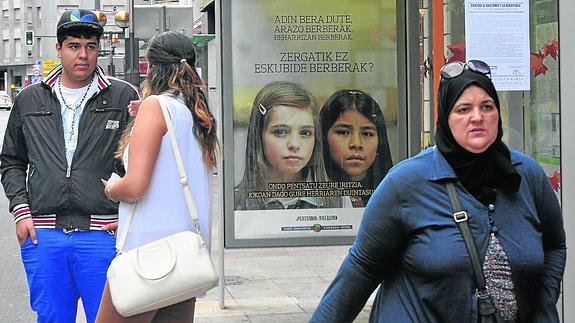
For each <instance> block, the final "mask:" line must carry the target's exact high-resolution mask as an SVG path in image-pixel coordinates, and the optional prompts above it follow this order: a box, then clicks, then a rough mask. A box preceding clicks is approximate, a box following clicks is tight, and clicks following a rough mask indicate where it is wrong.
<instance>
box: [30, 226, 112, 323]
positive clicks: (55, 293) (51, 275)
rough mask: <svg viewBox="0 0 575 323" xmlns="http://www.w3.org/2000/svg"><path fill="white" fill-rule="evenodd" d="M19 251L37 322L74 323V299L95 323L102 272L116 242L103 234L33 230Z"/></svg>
mask: <svg viewBox="0 0 575 323" xmlns="http://www.w3.org/2000/svg"><path fill="white" fill-rule="evenodd" d="M36 234H37V236H38V244H37V245H34V244H33V243H32V241H31V239H30V237H28V239H27V240H26V241H25V242H24V245H22V247H21V254H22V262H23V263H24V269H25V270H26V276H27V278H28V287H29V289H30V306H31V307H32V309H33V310H34V311H36V312H37V314H38V322H50V323H60V322H62V323H74V322H76V311H77V307H78V299H79V298H81V299H82V305H83V307H84V311H85V313H86V318H87V321H88V322H89V323H91V322H94V321H95V320H96V314H97V313H98V307H99V306H100V299H101V298H102V291H103V290H104V284H105V283H106V271H107V270H108V266H109V265H110V262H111V261H112V259H113V258H114V256H115V254H116V247H115V244H116V238H115V237H114V236H113V235H111V234H110V233H108V232H107V231H72V232H64V231H63V230H61V229H36Z"/></svg>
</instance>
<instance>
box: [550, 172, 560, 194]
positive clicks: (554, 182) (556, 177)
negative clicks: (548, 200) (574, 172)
mask: <svg viewBox="0 0 575 323" xmlns="http://www.w3.org/2000/svg"><path fill="white" fill-rule="evenodd" d="M547 178H548V179H549V182H550V183H551V187H553V190H554V191H555V192H558V191H559V187H560V186H561V173H560V172H558V171H556V172H554V173H553V175H551V176H548V177H547Z"/></svg>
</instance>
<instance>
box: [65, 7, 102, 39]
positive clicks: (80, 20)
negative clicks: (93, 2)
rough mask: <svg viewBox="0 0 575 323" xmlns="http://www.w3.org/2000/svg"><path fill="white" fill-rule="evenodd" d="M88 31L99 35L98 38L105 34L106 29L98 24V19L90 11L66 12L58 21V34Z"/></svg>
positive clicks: (75, 10) (76, 10)
mask: <svg viewBox="0 0 575 323" xmlns="http://www.w3.org/2000/svg"><path fill="white" fill-rule="evenodd" d="M72 29H73V30H78V29H88V30H93V31H95V32H96V33H97V34H98V37H100V36H101V35H102V33H103V32H104V28H103V27H102V26H100V24H99V23H98V17H96V14H95V13H93V12H92V11H90V10H85V9H74V10H69V11H66V12H64V13H63V14H62V16H61V17H60V21H58V28H57V30H56V34H61V33H63V32H65V31H67V30H72Z"/></svg>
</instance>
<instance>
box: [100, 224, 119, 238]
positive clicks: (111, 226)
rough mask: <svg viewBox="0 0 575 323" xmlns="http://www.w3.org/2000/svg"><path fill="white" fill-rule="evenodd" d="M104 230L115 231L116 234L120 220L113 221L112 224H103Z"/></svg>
mask: <svg viewBox="0 0 575 323" xmlns="http://www.w3.org/2000/svg"><path fill="white" fill-rule="evenodd" d="M102 230H104V231H114V236H115V235H116V233H117V232H118V221H116V222H112V223H110V224H106V225H103V226H102Z"/></svg>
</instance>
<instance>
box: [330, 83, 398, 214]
mask: <svg viewBox="0 0 575 323" xmlns="http://www.w3.org/2000/svg"><path fill="white" fill-rule="evenodd" d="M319 119H320V120H321V129H322V140H323V147H324V149H323V158H324V162H325V168H326V171H327V175H328V177H329V178H330V179H331V180H334V181H358V182H361V184H362V187H363V188H364V189H366V190H373V189H375V188H376V187H377V185H379V182H381V180H382V179H383V177H384V176H385V174H387V171H388V170H389V169H390V168H391V166H393V165H392V161H391V153H390V152H389V143H388V141H387V131H386V127H385V118H384V117H383V113H382V112H381V109H380V107H379V104H377V102H376V101H375V100H374V99H373V98H372V97H371V96H370V95H369V94H367V93H365V92H363V91H360V90H355V89H354V90H349V89H346V90H339V91H337V92H335V93H334V94H332V95H331V96H330V97H329V98H328V99H327V101H326V102H325V103H324V105H323V107H322V109H321V111H320V118H319ZM351 199H352V205H353V206H355V207H363V206H365V205H367V201H368V200H369V196H352V197H351Z"/></svg>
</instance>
